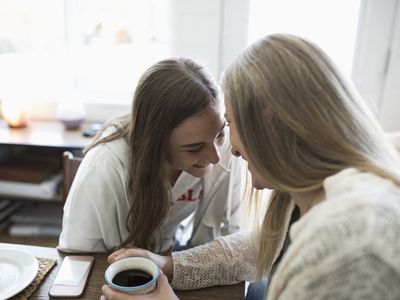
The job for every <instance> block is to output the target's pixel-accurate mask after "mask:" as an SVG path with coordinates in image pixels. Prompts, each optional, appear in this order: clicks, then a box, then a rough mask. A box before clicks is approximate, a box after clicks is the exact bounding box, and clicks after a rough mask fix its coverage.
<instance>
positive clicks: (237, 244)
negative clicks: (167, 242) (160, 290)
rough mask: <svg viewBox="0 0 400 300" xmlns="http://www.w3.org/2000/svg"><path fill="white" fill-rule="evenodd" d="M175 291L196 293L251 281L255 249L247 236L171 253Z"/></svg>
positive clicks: (229, 237) (224, 238)
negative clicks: (199, 290)
mask: <svg viewBox="0 0 400 300" xmlns="http://www.w3.org/2000/svg"><path fill="white" fill-rule="evenodd" d="M172 260H173V278H172V282H171V285H172V287H173V288H175V289H182V290H185V289H196V288H202V287H207V286H214V285H226V284H235V283H238V282H241V281H244V280H247V281H252V280H254V279H255V275H256V247H255V245H254V241H253V239H252V236H251V234H250V233H248V232H246V233H236V234H233V235H230V236H226V237H221V238H218V239H217V240H215V241H213V242H211V243H208V244H205V245H202V246H198V247H195V248H193V249H189V250H186V251H180V252H173V253H172Z"/></svg>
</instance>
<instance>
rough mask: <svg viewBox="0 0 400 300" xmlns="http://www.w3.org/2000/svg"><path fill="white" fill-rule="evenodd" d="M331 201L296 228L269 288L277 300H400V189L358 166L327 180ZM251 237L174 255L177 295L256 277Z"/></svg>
mask: <svg viewBox="0 0 400 300" xmlns="http://www.w3.org/2000/svg"><path fill="white" fill-rule="evenodd" d="M324 188H325V194H326V201H323V202H321V203H320V204H318V205H316V206H315V207H313V208H312V209H311V210H310V211H308V212H307V213H306V214H305V215H304V216H303V217H302V218H301V219H300V220H299V221H298V222H296V223H295V224H294V225H292V227H291V228H290V238H291V244H290V246H289V248H288V250H287V252H286V253H285V255H284V256H283V258H282V260H281V262H280V264H279V266H278V268H277V270H276V272H275V274H274V276H273V278H272V282H271V283H270V287H269V290H268V300H273V299H323V300H328V299H400V189H399V187H397V186H395V185H394V184H393V183H392V182H391V181H389V180H386V179H383V178H381V177H378V176H376V175H374V174H370V173H365V172H359V171H357V170H356V169H353V168H350V169H346V170H343V171H341V172H339V173H338V174H336V175H334V176H331V177H329V178H327V179H326V180H325V181H324ZM255 256H256V246H255V244H254V242H253V240H252V239H251V235H250V234H249V233H238V234H234V235H231V236H228V237H221V238H219V239H218V240H216V241H214V242H211V243H209V244H206V245H203V246H200V247H196V248H193V249H191V250H187V251H182V252H174V253H173V254H172V257H173V262H174V276H173V280H172V283H171V284H172V286H173V287H174V288H176V289H194V288H200V287H205V286H212V285H222V284H235V283H237V282H240V281H243V280H246V281H251V280H254V277H255V264H256V261H255Z"/></svg>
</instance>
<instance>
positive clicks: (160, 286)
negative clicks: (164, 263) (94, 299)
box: [100, 272, 178, 300]
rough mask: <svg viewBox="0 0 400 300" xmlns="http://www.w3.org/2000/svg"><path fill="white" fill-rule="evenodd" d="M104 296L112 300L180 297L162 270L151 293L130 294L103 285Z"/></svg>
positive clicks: (162, 299)
mask: <svg viewBox="0 0 400 300" xmlns="http://www.w3.org/2000/svg"><path fill="white" fill-rule="evenodd" d="M102 291H103V296H101V298H100V299H101V300H106V299H112V300H136V299H138V300H139V299H140V300H146V299H147V300H153V299H161V300H177V299H178V297H177V296H176V295H175V293H174V291H173V290H172V288H171V286H170V285H169V283H168V279H167V277H166V276H165V275H164V274H163V273H162V272H160V275H159V276H158V280H157V288H156V290H155V291H153V292H152V293H150V294H146V295H140V296H139V295H137V296H135V295H130V294H127V293H124V292H120V291H117V290H114V289H112V288H110V287H109V286H107V285H104V286H103V287H102Z"/></svg>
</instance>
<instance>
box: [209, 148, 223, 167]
mask: <svg viewBox="0 0 400 300" xmlns="http://www.w3.org/2000/svg"><path fill="white" fill-rule="evenodd" d="M220 159H221V155H220V154H219V151H218V148H217V147H216V146H215V145H214V146H213V147H211V149H210V151H209V153H208V161H209V162H210V163H212V164H217V163H219V161H220Z"/></svg>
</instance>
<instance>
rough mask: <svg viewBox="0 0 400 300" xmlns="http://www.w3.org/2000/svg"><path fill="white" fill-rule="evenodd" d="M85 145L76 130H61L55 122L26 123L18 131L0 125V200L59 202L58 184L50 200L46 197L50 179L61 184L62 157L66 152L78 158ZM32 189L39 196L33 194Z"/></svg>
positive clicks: (59, 190) (85, 142)
mask: <svg viewBox="0 0 400 300" xmlns="http://www.w3.org/2000/svg"><path fill="white" fill-rule="evenodd" d="M89 142H90V138H87V137H84V136H83V135H82V132H81V131H80V130H77V131H68V130H65V129H64V127H63V125H62V124H61V123H58V122H30V123H29V126H28V127H26V128H22V129H21V128H18V129H11V128H9V127H8V126H7V125H6V124H5V122H2V123H0V197H2V196H8V197H16V198H27V199H29V198H34V199H43V200H63V199H64V192H63V184H59V186H58V187H57V192H56V194H55V195H54V197H53V196H49V195H50V193H51V189H52V185H51V184H52V182H51V180H54V181H55V180H59V181H60V180H61V181H62V173H63V172H62V166H63V164H62V154H63V152H64V151H70V152H72V153H74V155H76V156H80V155H82V150H83V148H84V147H85V146H86V145H87V144H88V143H89ZM57 176H59V177H57ZM56 177H57V178H56ZM14 182H15V183H16V184H15V188H14V185H13V183H14ZM2 183H3V185H2ZM6 183H7V184H8V185H6ZM25 183H27V184H25ZM46 183H47V185H46ZM61 183H62V182H61ZM41 184H43V188H42V189H40V185H41ZM36 187H37V188H38V190H42V191H43V193H42V194H40V193H39V192H38V193H35V191H36V190H35V188H36ZM25 188H26V189H25ZM29 188H32V195H31V197H30V195H29ZM46 189H48V191H47V190H46Z"/></svg>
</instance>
